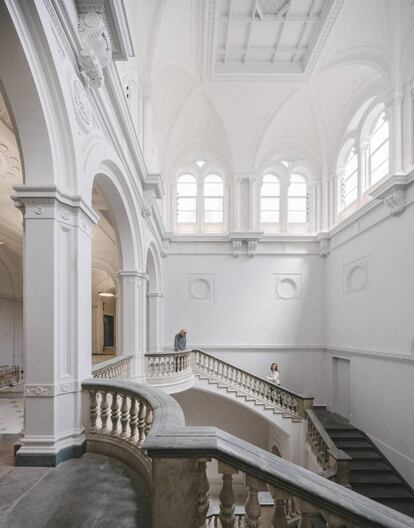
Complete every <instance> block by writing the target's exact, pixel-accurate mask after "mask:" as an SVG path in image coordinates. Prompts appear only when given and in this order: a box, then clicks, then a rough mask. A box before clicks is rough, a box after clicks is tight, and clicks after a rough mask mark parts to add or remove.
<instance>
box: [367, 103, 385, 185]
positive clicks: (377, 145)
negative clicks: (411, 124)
mask: <svg viewBox="0 0 414 528" xmlns="http://www.w3.org/2000/svg"><path fill="white" fill-rule="evenodd" d="M369 153H370V177H369V183H370V185H374V183H377V182H378V181H379V180H380V179H381V178H383V177H384V176H386V175H387V174H388V173H389V127H388V122H387V121H386V120H385V115H384V113H383V114H381V116H380V117H379V119H378V120H377V122H376V123H375V126H374V130H373V132H372V134H371V137H370V142H369Z"/></svg>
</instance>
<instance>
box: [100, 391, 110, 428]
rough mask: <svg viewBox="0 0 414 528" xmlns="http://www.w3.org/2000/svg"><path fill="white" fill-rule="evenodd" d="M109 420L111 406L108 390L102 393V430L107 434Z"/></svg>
mask: <svg viewBox="0 0 414 528" xmlns="http://www.w3.org/2000/svg"><path fill="white" fill-rule="evenodd" d="M108 418H109V404H108V392H107V391H106V390H104V391H102V400H101V422H102V428H101V430H102V431H103V432H104V433H106V432H108Z"/></svg>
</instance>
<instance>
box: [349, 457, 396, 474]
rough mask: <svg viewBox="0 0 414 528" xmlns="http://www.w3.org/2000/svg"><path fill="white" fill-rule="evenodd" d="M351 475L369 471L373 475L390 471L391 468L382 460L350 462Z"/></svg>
mask: <svg viewBox="0 0 414 528" xmlns="http://www.w3.org/2000/svg"><path fill="white" fill-rule="evenodd" d="M350 469H351V474H353V473H354V472H360V471H367V472H368V471H369V472H372V473H375V472H377V471H381V472H382V471H389V472H391V471H392V468H391V466H389V465H388V464H386V463H385V461H383V460H372V461H369V460H366V461H364V460H351V468H350Z"/></svg>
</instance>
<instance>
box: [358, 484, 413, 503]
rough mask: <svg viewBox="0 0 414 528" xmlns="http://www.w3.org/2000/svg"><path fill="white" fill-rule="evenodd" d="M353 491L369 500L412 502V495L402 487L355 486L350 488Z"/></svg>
mask: <svg viewBox="0 0 414 528" xmlns="http://www.w3.org/2000/svg"><path fill="white" fill-rule="evenodd" d="M352 489H353V491H356V492H357V493H360V494H361V495H364V496H365V497H369V498H370V499H374V500H378V499H388V500H390V499H393V500H394V499H396V500H400V501H404V500H406V499H410V500H413V501H414V495H413V493H411V492H410V491H408V490H407V489H406V488H404V487H403V486H371V485H370V484H367V485H364V484H356V485H355V486H352Z"/></svg>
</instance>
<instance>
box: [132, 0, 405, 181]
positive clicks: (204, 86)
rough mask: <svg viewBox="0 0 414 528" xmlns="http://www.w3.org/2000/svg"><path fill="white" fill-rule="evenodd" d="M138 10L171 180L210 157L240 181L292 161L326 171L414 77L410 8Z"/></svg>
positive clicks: (297, 1)
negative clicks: (375, 111) (375, 103)
mask: <svg viewBox="0 0 414 528" xmlns="http://www.w3.org/2000/svg"><path fill="white" fill-rule="evenodd" d="M129 1H130V3H131V4H134V9H135V11H134V12H132V11H133V10H132V8H131V9H130V11H131V17H130V18H131V20H130V22H131V23H132V26H133V32H134V33H135V35H136V45H135V47H136V49H137V53H138V55H139V56H138V60H137V62H138V63H139V72H140V76H141V80H142V83H143V84H144V85H145V86H146V87H147V88H146V89H147V93H150V95H151V99H152V102H153V106H154V110H155V124H156V133H157V142H158V151H159V153H160V168H161V172H162V173H163V174H164V175H165V176H166V177H167V178H168V177H169V176H170V175H171V173H172V171H173V169H174V167H175V166H176V164H177V163H178V164H179V163H180V160H181V159H184V158H185V157H188V155H189V153H191V152H194V153H196V152H200V150H201V151H202V150H204V152H205V153H206V156H209V155H210V156H212V157H215V158H217V159H221V160H222V162H223V163H225V164H226V166H228V167H229V169H230V170H231V171H232V172H238V171H239V172H249V171H257V170H258V168H259V167H260V166H261V164H263V163H265V161H266V160H267V159H269V158H271V157H274V156H277V155H278V154H280V155H282V154H284V153H285V152H295V153H296V155H297V156H298V157H302V158H305V159H308V161H310V162H311V163H313V164H314V165H315V167H316V168H317V171H318V172H323V171H327V170H329V168H330V166H331V165H332V164H333V163H334V159H335V155H336V152H337V151H338V148H340V147H339V143H340V142H341V140H342V139H341V138H342V137H343V134H344V132H345V130H346V128H347V126H348V123H349V121H350V120H351V119H352V116H353V115H354V113H355V112H356V111H357V110H358V108H359V107H360V106H361V105H362V104H363V103H364V102H365V101H366V100H368V99H369V98H372V97H373V96H378V95H381V94H382V95H383V96H384V97H385V95H386V94H387V93H388V91H389V90H390V88H391V87H392V86H393V85H394V84H395V83H402V82H404V81H405V80H406V78H405V77H406V76H407V75H411V76H412V75H413V73H414V60H413V59H412V58H410V54H409V53H408V52H407V48H409V47H410V45H412V43H413V38H414V37H413V35H412V28H413V19H414V5H413V2H412V1H411V0H364V1H363V2H362V1H361V0H287V1H286V0H143V1H142V2H140V7H139V8H137V6H136V4H135V3H134V2H132V0H129ZM130 7H131V6H130ZM195 155H196V154H195Z"/></svg>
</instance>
